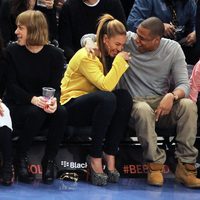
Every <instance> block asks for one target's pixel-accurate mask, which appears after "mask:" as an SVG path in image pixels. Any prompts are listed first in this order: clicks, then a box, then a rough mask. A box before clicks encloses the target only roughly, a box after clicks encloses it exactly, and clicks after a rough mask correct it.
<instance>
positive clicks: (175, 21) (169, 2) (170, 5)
mask: <svg viewBox="0 0 200 200" xmlns="http://www.w3.org/2000/svg"><path fill="white" fill-rule="evenodd" d="M165 3H166V5H167V7H168V8H169V10H170V12H171V15H172V20H171V22H172V24H173V25H174V26H175V27H177V26H178V19H177V15H176V7H175V5H174V3H173V2H172V0H165Z"/></svg>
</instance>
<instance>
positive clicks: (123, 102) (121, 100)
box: [114, 89, 133, 108]
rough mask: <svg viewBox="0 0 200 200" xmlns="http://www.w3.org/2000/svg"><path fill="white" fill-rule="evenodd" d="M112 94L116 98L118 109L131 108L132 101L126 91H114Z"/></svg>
mask: <svg viewBox="0 0 200 200" xmlns="http://www.w3.org/2000/svg"><path fill="white" fill-rule="evenodd" d="M114 93H115V96H116V98H117V104H118V106H119V107H123V108H124V107H126V108H132V104H133V100H132V97H131V95H130V94H129V92H128V91H127V90H124V89H119V90H116V91H114Z"/></svg>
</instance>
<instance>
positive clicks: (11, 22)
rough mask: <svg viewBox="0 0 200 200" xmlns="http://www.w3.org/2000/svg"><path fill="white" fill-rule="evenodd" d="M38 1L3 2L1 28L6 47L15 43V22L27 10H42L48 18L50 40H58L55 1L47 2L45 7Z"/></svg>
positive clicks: (47, 0)
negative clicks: (10, 43) (10, 42)
mask: <svg viewBox="0 0 200 200" xmlns="http://www.w3.org/2000/svg"><path fill="white" fill-rule="evenodd" d="M37 1H38V0H3V1H2V6H1V10H0V27H1V31H2V37H3V40H4V45H5V46H6V45H7V44H8V42H9V41H15V40H16V36H15V33H14V32H15V29H16V24H15V20H16V17H17V16H18V14H20V13H21V12H23V11H25V10H40V11H41V12H42V13H43V14H44V15H45V17H46V19H47V22H48V26H49V40H50V41H53V40H55V39H57V22H56V8H55V6H54V0H45V1H44V6H41V5H38V4H37Z"/></svg>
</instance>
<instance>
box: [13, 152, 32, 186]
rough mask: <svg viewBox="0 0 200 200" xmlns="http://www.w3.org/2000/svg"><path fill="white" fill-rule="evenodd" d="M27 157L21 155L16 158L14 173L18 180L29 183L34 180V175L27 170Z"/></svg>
mask: <svg viewBox="0 0 200 200" xmlns="http://www.w3.org/2000/svg"><path fill="white" fill-rule="evenodd" d="M28 166H29V159H28V157H27V156H23V157H20V158H18V160H17V161H16V173H17V174H16V175H17V177H18V181H20V182H24V183H31V182H33V181H34V179H35V176H34V175H33V174H32V173H31V172H30V171H29V169H28Z"/></svg>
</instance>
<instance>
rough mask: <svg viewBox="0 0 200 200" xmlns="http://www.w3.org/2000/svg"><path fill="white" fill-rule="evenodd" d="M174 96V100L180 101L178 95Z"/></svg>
mask: <svg viewBox="0 0 200 200" xmlns="http://www.w3.org/2000/svg"><path fill="white" fill-rule="evenodd" d="M172 94H173V95H174V100H175V101H176V100H178V95H177V94H174V92H172Z"/></svg>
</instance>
